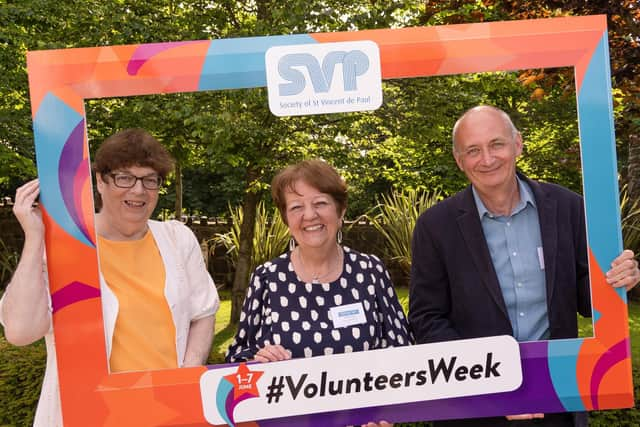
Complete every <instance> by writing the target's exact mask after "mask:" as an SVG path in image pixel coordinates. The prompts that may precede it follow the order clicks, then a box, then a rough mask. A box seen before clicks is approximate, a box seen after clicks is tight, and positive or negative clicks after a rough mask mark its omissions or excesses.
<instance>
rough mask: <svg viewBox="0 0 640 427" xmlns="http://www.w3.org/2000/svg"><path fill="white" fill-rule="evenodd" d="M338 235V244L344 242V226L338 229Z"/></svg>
mask: <svg viewBox="0 0 640 427" xmlns="http://www.w3.org/2000/svg"><path fill="white" fill-rule="evenodd" d="M336 237H337V240H338V244H340V243H342V228H340V229H339V230H338V236H336Z"/></svg>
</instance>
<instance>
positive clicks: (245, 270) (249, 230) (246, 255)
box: [230, 168, 259, 324]
mask: <svg viewBox="0 0 640 427" xmlns="http://www.w3.org/2000/svg"><path fill="white" fill-rule="evenodd" d="M256 177H257V173H256V171H255V170H253V169H251V168H250V169H249V171H248V172H247V183H251V182H253V181H254V180H255V179H256ZM258 199H259V197H258V195H257V194H256V193H255V192H253V191H250V190H248V191H247V192H246V193H245V195H244V200H243V204H242V217H243V220H242V224H241V225H240V248H239V250H238V262H237V263H236V271H235V273H234V275H233V287H232V289H231V318H230V323H232V324H236V323H238V322H239V321H240V313H241V312H242V303H243V302H244V297H245V295H246V293H247V287H248V286H249V277H250V276H251V273H252V272H251V257H252V255H253V235H254V233H255V223H256V207H257V205H258Z"/></svg>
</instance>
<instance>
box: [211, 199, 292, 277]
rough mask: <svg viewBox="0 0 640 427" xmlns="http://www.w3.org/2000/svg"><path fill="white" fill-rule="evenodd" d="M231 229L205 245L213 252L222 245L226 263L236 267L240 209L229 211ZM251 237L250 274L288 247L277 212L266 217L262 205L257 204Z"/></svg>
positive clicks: (283, 227)
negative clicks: (226, 256) (228, 259)
mask: <svg viewBox="0 0 640 427" xmlns="http://www.w3.org/2000/svg"><path fill="white" fill-rule="evenodd" d="M229 211H230V214H231V220H232V224H233V225H232V227H231V230H229V231H228V232H227V233H217V234H216V235H215V236H214V237H213V238H211V239H209V240H208V241H207V244H208V245H209V247H210V248H211V249H210V251H214V250H215V247H216V245H223V246H224V247H225V248H226V249H227V254H228V255H229V258H230V262H231V264H232V265H236V263H237V261H238V250H239V248H240V225H241V224H242V219H243V213H242V208H241V207H235V208H232V207H229ZM255 227H256V228H255V233H254V235H253V255H252V256H251V268H250V271H253V270H254V269H255V268H256V267H257V266H259V265H260V264H262V263H264V262H266V261H269V260H270V259H273V258H275V257H277V256H278V255H280V254H282V253H283V252H284V251H285V250H286V248H287V244H288V243H289V238H290V236H289V229H288V228H287V226H286V225H285V223H284V222H283V221H282V218H280V214H279V213H278V211H277V209H275V208H274V209H273V210H272V211H271V212H270V213H269V212H267V208H266V207H265V204H264V203H263V202H260V203H258V206H257V208H256V225H255Z"/></svg>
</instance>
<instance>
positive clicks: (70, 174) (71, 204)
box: [58, 120, 93, 242]
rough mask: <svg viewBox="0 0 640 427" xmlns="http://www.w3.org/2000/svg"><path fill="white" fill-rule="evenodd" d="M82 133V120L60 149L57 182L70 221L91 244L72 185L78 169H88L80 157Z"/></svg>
mask: <svg viewBox="0 0 640 427" xmlns="http://www.w3.org/2000/svg"><path fill="white" fill-rule="evenodd" d="M83 132H84V120H81V121H80V123H78V125H77V126H76V127H75V128H74V129H73V131H72V132H71V134H70V135H69V137H68V138H67V141H66V142H65V143H64V146H63V147H62V152H61V153H60V163H59V165H58V180H59V182H60V192H61V193H62V200H63V201H64V205H65V207H66V208H67V212H69V216H71V219H73V222H74V223H75V224H76V226H77V227H78V229H80V231H81V232H82V234H84V236H85V237H86V238H87V240H88V241H90V242H92V241H93V239H92V238H91V235H90V233H89V230H88V229H87V224H86V223H85V221H84V219H83V218H82V216H81V212H80V210H81V208H80V206H78V204H77V203H76V199H75V194H74V193H75V190H76V186H75V185H74V183H75V180H76V179H77V176H78V169H79V168H83V167H85V168H86V167H88V166H87V165H86V162H84V158H83V155H82V154H83V147H84V138H83ZM83 176H85V177H86V176H88V174H87V173H85V174H84V175H83Z"/></svg>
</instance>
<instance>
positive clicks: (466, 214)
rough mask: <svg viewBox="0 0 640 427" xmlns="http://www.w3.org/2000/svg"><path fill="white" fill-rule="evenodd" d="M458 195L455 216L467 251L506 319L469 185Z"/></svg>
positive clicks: (480, 277)
mask: <svg viewBox="0 0 640 427" xmlns="http://www.w3.org/2000/svg"><path fill="white" fill-rule="evenodd" d="M460 196H461V197H460V199H459V203H458V215H457V218H456V220H457V222H458V227H460V233H461V234H462V237H463V238H464V241H465V243H466V245H467V247H468V248H469V253H470V254H471V258H472V260H473V263H474V264H475V266H476V271H477V272H478V275H479V279H480V281H481V282H482V284H483V285H484V286H485V287H486V288H487V291H488V292H489V294H490V295H491V297H492V298H493V300H494V301H495V303H496V305H497V306H498V307H499V308H500V310H501V311H502V313H503V314H504V315H505V317H506V318H507V319H508V318H509V314H508V313H507V307H506V304H505V303H504V298H503V296H502V291H501V290H500V283H499V282H498V276H497V274H496V272H495V269H494V268H493V261H492V260H491V254H490V253H489V247H488V246H487V241H486V239H485V237H484V233H483V232H482V225H481V224H480V218H479V216H478V208H477V207H476V203H475V201H474V199H473V192H472V190H471V186H469V187H467V188H466V189H465V190H464V191H463V192H462V193H460ZM462 262H464V261H462Z"/></svg>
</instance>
